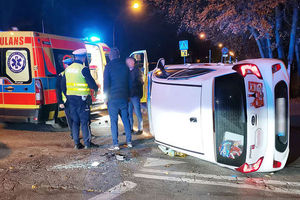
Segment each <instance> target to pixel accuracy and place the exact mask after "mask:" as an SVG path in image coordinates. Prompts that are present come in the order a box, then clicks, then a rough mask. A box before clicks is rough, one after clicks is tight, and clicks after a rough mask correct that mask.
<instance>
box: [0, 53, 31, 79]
mask: <svg viewBox="0 0 300 200" xmlns="http://www.w3.org/2000/svg"><path fill="white" fill-rule="evenodd" d="M2 55H3V57H4V59H3V60H4V63H3V65H2V66H4V69H2V70H3V72H4V76H6V77H7V78H8V79H10V81H12V82H13V83H15V84H24V83H25V84H26V83H31V64H30V52H29V50H28V49H26V48H10V49H3V54H2Z"/></svg>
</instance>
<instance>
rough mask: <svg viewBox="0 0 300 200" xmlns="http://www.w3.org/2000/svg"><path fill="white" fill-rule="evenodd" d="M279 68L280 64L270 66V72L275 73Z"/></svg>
mask: <svg viewBox="0 0 300 200" xmlns="http://www.w3.org/2000/svg"><path fill="white" fill-rule="evenodd" d="M280 69H281V65H280V64H275V65H273V66H272V73H273V74H274V73H276V72H278V71H279V70H280Z"/></svg>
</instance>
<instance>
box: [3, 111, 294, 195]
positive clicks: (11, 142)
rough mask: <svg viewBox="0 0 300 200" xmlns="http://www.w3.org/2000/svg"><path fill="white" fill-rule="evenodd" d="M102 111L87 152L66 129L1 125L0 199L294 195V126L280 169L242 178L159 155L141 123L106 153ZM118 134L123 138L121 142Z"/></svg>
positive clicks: (108, 140)
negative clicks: (127, 142) (129, 140)
mask: <svg viewBox="0 0 300 200" xmlns="http://www.w3.org/2000/svg"><path fill="white" fill-rule="evenodd" d="M102 115H103V116H102V117H100V118H97V119H95V120H94V121H93V123H92V130H93V133H94V134H95V135H97V137H96V138H95V139H94V140H93V141H94V142H95V143H97V144H100V145H101V147H100V148H99V149H92V150H74V149H73V143H72V141H71V139H70V138H69V133H68V132H66V131H65V130H64V131H65V132H61V130H54V129H52V128H51V127H49V126H45V125H44V126H36V125H28V124H8V125H3V126H2V127H1V128H0V199H22V200H26V199H47V200H51V199H55V200H57V199H74V200H76V199H87V200H88V199H92V200H100V199H105V200H110V199H126V200H127V199H128V200H131V199H133V200H139V199H142V200H148V199H149V200H156V199H157V200H160V199H163V200H168V199H170V200H171V199H180V200H181V199H222V200H223V199H300V173H299V169H300V158H299V156H300V151H299V141H300V138H299V136H300V128H292V129H291V154H290V158H289V161H288V164H287V166H286V167H285V168H284V169H283V170H281V171H279V172H276V173H252V174H247V175H246V174H241V173H239V172H236V171H233V170H230V169H226V168H222V167H219V166H217V165H215V164H211V163H208V162H205V161H201V160H199V159H196V158H193V157H189V156H187V157H170V156H168V155H164V154H163V153H162V152H161V151H160V150H159V149H158V148H157V145H156V144H155V143H154V141H153V139H152V138H151V136H150V135H149V134H148V133H147V132H148V130H147V126H148V125H147V121H146V123H145V127H146V128H145V133H144V134H143V135H140V136H134V137H133V140H134V142H133V145H134V148H132V149H127V148H126V147H125V146H122V148H121V150H120V151H119V152H116V153H114V152H109V151H108V150H107V147H108V146H109V145H110V144H111V137H110V131H109V120H108V118H107V116H106V113H102ZM120 129H122V127H121V126H120ZM120 132H122V130H121V131H120ZM124 139H125V137H124V136H123V135H121V136H120V142H121V144H122V143H124ZM116 154H117V155H118V156H116ZM118 159H124V160H118Z"/></svg>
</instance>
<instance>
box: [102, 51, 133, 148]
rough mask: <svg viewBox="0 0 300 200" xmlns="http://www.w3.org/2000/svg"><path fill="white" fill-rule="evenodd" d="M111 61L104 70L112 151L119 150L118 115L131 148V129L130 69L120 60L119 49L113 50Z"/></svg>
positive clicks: (110, 55) (104, 88)
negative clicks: (129, 110) (129, 107)
mask: <svg viewBox="0 0 300 200" xmlns="http://www.w3.org/2000/svg"><path fill="white" fill-rule="evenodd" d="M109 59H110V60H111V61H110V62H109V63H108V64H107V65H106V66H105V70H104V86H103V90H104V94H105V95H106V97H107V101H108V113H109V116H110V122H111V133H112V138H113V146H112V147H111V148H109V149H110V150H119V149H120V148H119V142H118V115H119V113H120V115H121V118H122V121H123V125H124V128H125V133H126V142H127V146H128V147H129V148H131V147H132V143H131V129H130V123H129V119H128V98H129V69H128V67H127V66H126V65H125V63H124V61H121V60H120V53H119V50H118V49H117V48H112V49H111V51H110V54H109Z"/></svg>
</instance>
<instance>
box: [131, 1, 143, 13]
mask: <svg viewBox="0 0 300 200" xmlns="http://www.w3.org/2000/svg"><path fill="white" fill-rule="evenodd" d="M141 9H142V4H141V2H140V1H133V2H132V3H131V10H132V11H134V12H139V11H140V10H141Z"/></svg>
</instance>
